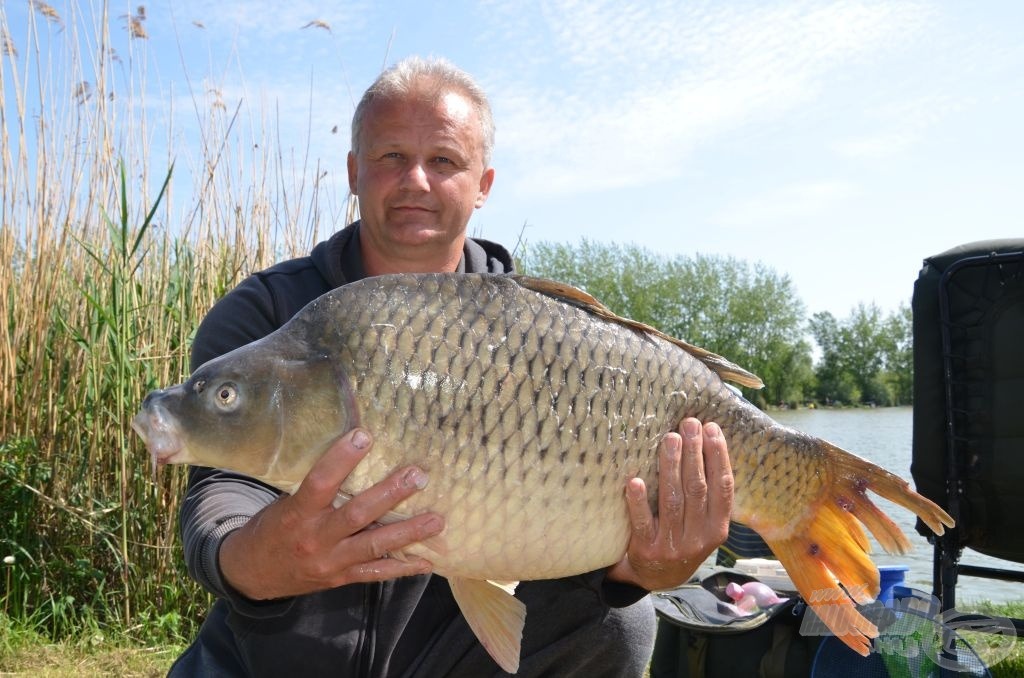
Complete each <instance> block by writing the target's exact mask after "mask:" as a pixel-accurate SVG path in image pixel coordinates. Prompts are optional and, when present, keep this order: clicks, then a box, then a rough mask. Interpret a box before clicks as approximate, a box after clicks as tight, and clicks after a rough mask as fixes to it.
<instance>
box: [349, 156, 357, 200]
mask: <svg viewBox="0 0 1024 678" xmlns="http://www.w3.org/2000/svg"><path fill="white" fill-rule="evenodd" d="M358 174H359V163H357V162H356V154H355V153H353V152H352V151H349V152H348V190H349V192H350V193H352V195H359V194H358V193H357V192H356V180H357V179H358V178H359V177H358Z"/></svg>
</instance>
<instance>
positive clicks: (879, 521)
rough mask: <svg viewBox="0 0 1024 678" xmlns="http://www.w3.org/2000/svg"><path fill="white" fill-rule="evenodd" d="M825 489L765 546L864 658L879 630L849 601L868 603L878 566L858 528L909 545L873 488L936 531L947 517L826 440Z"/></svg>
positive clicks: (885, 543) (884, 541)
mask: <svg viewBox="0 0 1024 678" xmlns="http://www.w3.org/2000/svg"><path fill="white" fill-rule="evenodd" d="M818 443H819V446H818V447H819V450H818V451H820V452H821V453H822V454H823V456H824V464H823V467H824V469H827V473H829V475H830V476H831V482H829V483H827V484H826V485H825V487H826V488H827V491H826V492H825V493H823V495H822V496H819V497H818V498H817V499H816V501H814V502H813V503H812V504H811V505H809V506H808V508H807V511H806V512H805V513H804V518H803V519H802V520H801V521H800V522H799V523H798V524H796V525H791V526H787V529H773V530H767V533H768V534H769V535H771V536H772V538H767V537H766V538H765V541H766V542H767V544H768V546H769V547H771V549H772V551H773V552H774V553H775V555H776V556H777V557H778V559H779V561H780V562H781V563H782V564H783V566H784V567H785V568H786V572H787V573H788V574H789V576H790V578H791V579H792V580H793V583H794V584H795V585H796V588H797V590H798V591H799V592H800V594H801V595H802V596H803V598H804V600H806V601H807V603H808V604H809V605H810V606H811V608H812V609H813V610H814V612H815V613H816V614H817V615H818V616H819V617H820V618H821V620H822V621H823V622H824V623H825V625H826V626H828V628H829V629H830V630H831V631H832V632H833V633H835V635H836V636H837V637H838V638H839V639H840V640H842V641H843V642H844V643H846V644H847V645H849V646H850V647H851V648H852V649H854V650H855V651H857V652H859V653H860V654H862V655H865V656H866V655H867V654H868V652H869V650H870V647H871V639H872V638H875V637H877V636H878V629H877V628H876V627H875V625H874V624H872V623H871V622H870V621H869V620H868V619H866V618H865V617H864V616H863V615H862V614H860V612H858V611H857V608H856V605H855V603H858V604H863V603H867V602H869V601H871V600H873V599H874V598H875V597H876V596H877V595H878V591H879V579H878V568H876V567H875V564H874V563H873V562H872V561H871V559H870V558H869V557H868V555H867V554H868V551H869V550H870V548H869V542H868V539H867V536H866V535H865V533H864V528H863V527H862V526H861V523H863V525H864V526H866V527H867V528H868V529H869V530H870V531H871V534H872V535H874V537H875V539H877V540H878V543H879V544H880V545H881V546H882V548H884V549H885V550H886V551H888V552H890V553H904V552H906V551H907V550H908V549H909V548H910V542H909V540H908V539H907V537H906V536H905V535H904V534H903V531H902V530H900V528H899V527H898V526H897V525H896V523H894V522H893V521H892V520H891V519H890V518H889V517H888V516H887V515H885V514H884V513H883V512H882V511H881V510H880V509H879V508H878V507H877V506H875V504H874V503H873V502H872V501H871V499H870V498H869V497H868V496H867V491H868V490H872V491H874V492H876V493H877V494H879V495H881V496H883V497H885V498H886V499H888V500H890V501H892V502H895V503H896V504H899V505H900V506H903V507H905V508H907V509H909V510H911V511H913V512H914V513H915V514H917V515H918V516H919V517H920V518H921V519H922V520H923V521H924V522H925V523H926V524H927V525H928V526H929V527H930V528H931V529H932V530H934V531H935V533H936V534H942V533H943V531H944V526H945V527H952V526H953V520H952V518H950V517H949V515H948V514H947V513H946V512H945V511H943V510H942V509H941V508H939V507H938V506H937V505H935V504H934V503H932V502H931V501H929V500H928V499H926V498H925V497H922V496H921V495H919V494H917V493H916V492H914V491H913V490H912V489H910V485H909V484H908V483H907V481H905V480H903V479H902V478H900V477H899V476H896V475H895V474H893V473H890V472H889V471H886V470H885V469H882V468H880V467H878V466H876V465H875V464H872V463H871V462H869V461H867V460H865V459H861V458H860V457H857V456H855V455H852V454H850V453H848V452H846V451H844V450H842V449H840V448H838V447H835V446H834V445H831V444H830V443H827V442H824V441H818Z"/></svg>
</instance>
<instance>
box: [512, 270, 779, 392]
mask: <svg viewBox="0 0 1024 678" xmlns="http://www.w3.org/2000/svg"><path fill="white" fill-rule="evenodd" d="M509 277H511V278H513V279H514V280H515V281H516V282H517V283H519V284H520V285H522V286H523V287H525V288H526V289H529V290H533V291H534V292H538V293H540V294H544V295H547V296H549V297H551V298H552V299H557V300H558V301H561V302H564V303H566V304H571V305H572V306H575V307H577V308H580V309H582V310H584V311H586V312H587V313H590V314H592V315H596V316H598V317H599V318H603V319H605V320H608V321H609V322H613V323H618V324H619V325H623V326H625V327H629V328H630V329H633V330H635V331H637V332H640V333H641V334H647V335H652V336H655V337H660V338H661V339H664V340H665V341H669V342H671V343H673V344H675V345H676V346H678V347H680V348H681V349H683V350H684V351H686V352H687V353H689V354H690V355H692V356H693V357H694V358H696V359H697V360H699V361H701V362H702V363H704V364H705V365H707V367H708V369H710V370H711V371H712V372H714V373H716V374H717V375H718V376H719V377H721V378H722V379H723V380H725V381H731V382H734V383H736V384H739V385H740V386H747V387H749V388H761V387H763V386H764V382H762V381H761V379H760V378H759V377H758V376H757V375H756V374H752V373H751V372H748V371H747V370H745V369H743V368H742V367H740V366H739V365H737V364H735V363H733V362H732V361H730V360H727V359H725V358H723V357H722V356H720V355H717V354H715V353H712V352H711V351H708V350H706V349H703V348H700V347H699V346H694V345H693V344H688V343H686V342H685V341H683V340H682V339H676V338H675V337H670V336H669V335H667V334H665V333H664V332H662V331H661V330H659V329H657V328H655V327H651V326H650V325H647V324H645V323H642V322H638V321H636V320H630V319H629V318H623V317H622V316H620V315H616V314H615V313H613V312H612V311H611V310H609V309H608V307H607V306H605V305H604V304H602V303H601V302H600V301H598V300H597V299H595V298H594V297H592V296H591V295H589V294H587V293H586V292H584V291H583V290H581V289H577V288H575V287H573V286H572V285H566V284H565V283H560V282H555V281H553V280H545V279H543V278H534V277H531V276H528V275H511V276H509Z"/></svg>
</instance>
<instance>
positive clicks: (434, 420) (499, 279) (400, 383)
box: [133, 274, 952, 671]
mask: <svg viewBox="0 0 1024 678" xmlns="http://www.w3.org/2000/svg"><path fill="white" fill-rule="evenodd" d="M725 380H731V381H736V382H738V383H740V384H742V385H746V386H759V385H760V380H758V379H757V378H756V377H755V376H753V375H751V374H749V373H748V372H746V371H744V370H743V369H741V368H739V367H737V366H736V365H734V364H732V363H730V362H729V361H727V360H725V359H724V358H721V357H720V356H716V355H714V354H712V353H709V352H707V351H705V350H703V349H700V348H697V347H694V346H690V345H689V344H686V343H685V342H682V341H680V340H678V339H673V338H671V337H668V336H666V335H664V334H662V333H660V332H658V331H657V330H656V329H654V328H651V327H648V326H646V325H643V324H641V323H637V322H635V321H632V320H629V319H626V318H621V317H618V316H616V315H615V314H613V313H611V312H610V311H609V310H608V309H607V308H605V307H604V306H603V305H601V304H600V302H598V301H597V300H595V299H593V298H592V297H590V296H588V295H587V294H586V293H584V292H582V291H580V290H576V289H574V288H571V287H568V286H565V285H561V284H559V283H554V282H551V281H544V280H538V279H534V278H527V277H521V276H494V275H463V274H419V275H394V276H379V277H374V278H367V279H365V280H363V281H359V282H356V283H352V284H349V285H346V286H344V287H341V288H338V289H336V290H333V291H332V292H329V293H327V294H325V295H324V296H323V297H321V298H319V299H317V300H315V301H313V302H311V303H310V304H309V305H308V306H307V307H306V308H304V309H303V310H302V311H300V312H299V313H298V314H297V315H296V316H295V317H294V318H293V319H292V320H291V321H289V322H288V323H287V324H286V325H285V326H283V327H282V328H280V329H279V330H278V331H276V332H274V333H272V334H270V335H268V336H267V337H264V338H263V339H261V340H259V341H256V342H253V343H252V344H250V345H248V346H245V347H242V348H240V349H237V350H236V351H233V352H231V353H229V354H226V355H224V356H221V357H219V358H216V359H214V360H212V361H210V362H209V363H207V364H205V365H203V366H201V367H200V368H199V369H197V370H196V372H195V373H194V374H193V375H192V376H191V377H190V379H189V381H188V382H186V383H185V384H183V385H179V386H176V387H172V388H170V389H166V390H162V391H155V392H154V393H152V394H150V395H149V396H148V397H147V398H146V401H145V403H144V404H143V408H142V411H140V413H139V414H138V415H137V417H136V418H135V421H134V422H133V426H134V427H135V428H136V430H137V431H139V433H140V434H141V435H142V436H143V438H144V439H145V440H146V442H147V445H148V446H149V448H150V451H151V454H152V455H153V458H154V460H155V461H156V462H158V463H166V462H169V463H193V464H201V465H205V466H215V467H222V468H228V469H232V470H235V471H238V472H241V473H247V474H249V475H253V476H255V477H258V478H261V479H263V480H265V481H266V482H269V483H271V484H273V485H275V486H277V487H279V488H281V489H282V490H285V491H288V492H294V491H295V490H296V489H297V488H298V486H299V484H300V483H301V481H302V478H303V477H305V475H306V473H307V472H308V470H309V469H310V468H311V467H312V465H313V464H314V463H315V462H316V460H317V458H319V456H320V455H321V454H322V453H323V452H324V451H325V450H326V449H327V447H328V446H329V445H330V444H331V442H332V441H333V440H334V439H336V438H337V436H339V435H341V434H343V433H344V432H346V431H347V430H349V429H350V428H352V427H353V426H356V425H359V426H363V427H365V428H367V429H368V430H369V431H371V432H372V433H373V435H374V445H373V449H372V451H371V453H370V454H368V455H367V456H366V457H365V458H364V460H363V461H362V462H361V463H360V464H359V465H358V467H357V468H356V469H355V470H354V471H353V473H352V474H350V476H349V477H348V479H347V480H346V481H345V484H344V486H343V488H342V490H343V491H344V492H345V493H347V494H348V495H353V494H357V493H359V492H361V491H363V490H365V489H366V488H368V487H370V486H372V485H373V484H375V483H377V482H379V481H381V480H382V479H384V478H385V477H386V476H388V475H389V474H390V473H391V472H392V471H394V470H395V469H396V468H400V467H403V466H406V465H411V464H414V465H416V466H419V467H420V468H422V469H424V470H425V471H426V472H427V473H428V475H429V479H430V480H429V483H428V485H427V487H426V488H425V489H423V490H421V491H419V492H417V493H415V494H414V495H412V496H411V497H410V498H409V499H407V500H405V501H404V502H403V503H401V504H400V505H399V506H397V507H396V509H395V511H394V512H393V513H392V514H390V515H389V516H387V517H385V518H384V519H383V521H385V522H388V521H393V520H398V519H400V518H402V517H403V516H408V515H415V514H418V513H421V512H425V511H434V512H437V513H440V514H442V515H444V517H445V525H446V527H445V531H444V532H443V533H442V535H440V536H439V537H437V538H434V539H431V540H427V541H425V542H423V543H421V544H414V545H412V546H410V547H409V548H408V549H407V550H406V551H407V553H408V554H414V555H421V556H423V557H425V558H427V559H428V560H430V561H431V562H432V563H433V564H434V571H435V572H436V573H438V574H441V575H443V576H445V577H447V578H448V579H449V581H450V583H451V587H452V592H453V595H454V596H455V599H456V601H457V602H458V604H459V607H460V609H461V610H462V611H463V613H464V614H465V616H466V618H467V621H468V622H469V624H470V627H471V628H472V629H473V630H474V632H475V633H476V634H477V636H478V637H479V638H480V640H481V642H482V643H483V644H484V647H486V648H487V649H488V651H489V652H490V653H491V654H492V656H493V657H494V658H495V660H496V661H497V662H498V663H499V665H500V666H501V667H502V668H504V669H505V670H507V671H514V670H515V668H516V667H517V666H518V656H519V643H520V638H521V635H522V627H523V623H524V621H523V620H524V618H525V614H526V613H525V611H524V610H523V609H522V604H521V603H519V602H518V601H517V600H516V599H515V598H513V597H512V596H511V594H510V593H509V591H508V588H507V587H506V586H503V585H498V584H497V583H495V582H512V581H519V580H523V579H548V578H557V577H564V576H568V575H574V574H580V573H583V572H588V571H591V570H594V569H598V568H602V567H606V566H609V565H611V564H613V563H615V562H617V561H618V560H619V559H621V557H622V556H623V554H624V553H625V550H626V546H627V543H628V539H629V533H630V527H629V520H628V512H627V509H626V504H625V501H624V499H623V496H624V488H625V485H626V482H627V481H628V480H629V479H630V478H632V477H640V478H642V479H643V480H644V481H645V483H646V485H647V487H648V488H649V496H650V499H651V506H652V508H656V507H657V487H658V478H657V473H658V446H659V443H660V441H661V439H662V438H663V436H664V435H665V434H666V433H667V432H668V431H671V430H674V429H675V428H676V427H677V426H678V424H679V422H680V421H681V420H682V419H683V418H684V417H688V416H693V417H697V418H698V419H701V420H703V421H714V422H716V423H718V424H719V425H720V427H721V428H722V431H723V435H724V436H725V438H726V440H727V442H728V446H729V456H730V460H731V463H732V467H733V471H734V478H735V488H736V494H735V500H734V504H733V518H734V519H736V520H738V521H740V522H743V523H746V524H748V525H749V526H750V527H752V528H753V529H755V530H757V531H758V532H759V533H760V534H761V536H762V537H764V538H765V540H766V541H767V543H768V545H769V546H770V547H771V548H772V550H773V551H774V552H775V554H776V556H777V557H778V558H779V560H780V561H781V562H782V564H783V565H784V566H785V567H786V569H787V571H788V573H789V575H790V577H791V579H792V580H793V582H794V583H795V585H796V586H797V588H798V590H799V591H800V592H801V594H802V595H803V596H804V597H805V598H806V599H808V600H809V602H810V603H811V605H812V606H813V607H814V608H815V610H816V611H817V612H819V616H821V617H822V620H823V621H824V622H825V623H826V624H827V625H828V626H829V628H830V629H832V630H833V632H834V633H836V635H837V636H838V637H839V638H841V639H842V640H843V641H844V642H846V643H847V644H848V645H849V646H850V647H852V648H854V649H855V650H857V651H858V652H861V653H862V654H866V653H867V652H868V649H869V647H870V640H871V638H873V637H875V636H876V635H877V629H876V628H875V627H874V625H873V624H871V623H870V622H869V621H868V620H867V619H866V618H864V617H863V615H861V614H860V613H859V612H857V610H856V607H855V603H864V602H866V601H868V600H870V599H871V598H872V597H873V596H874V595H876V594H877V592H878V571H877V568H875V566H874V564H873V563H872V562H871V560H870V559H869V558H868V557H867V555H866V552H867V549H868V546H869V544H868V541H867V538H866V536H865V532H864V528H863V527H862V524H863V525H866V526H867V527H868V528H869V529H870V530H871V532H872V534H874V535H875V537H876V539H877V540H878V542H879V543H880V544H881V545H882V546H883V548H885V549H887V550H889V551H893V552H902V551H905V550H906V549H907V548H908V547H909V542H908V541H907V539H906V537H905V536H904V535H903V534H902V532H901V531H900V530H899V528H898V527H897V526H896V525H895V523H893V522H892V520H891V519H889V518H888V517H887V516H886V515H885V514H884V513H882V512H881V511H880V510H879V509H878V508H877V507H876V506H875V505H874V503H872V501H871V500H870V498H869V497H868V495H867V491H868V490H871V491H873V492H875V493H877V494H879V495H881V496H883V497H885V498H887V499H890V500H891V501H894V502H896V503H897V504H900V505H901V506H903V507H905V508H908V509H910V510H912V511H914V512H915V513H917V514H918V515H919V516H920V517H921V518H922V520H924V521H925V522H926V523H927V524H928V525H929V526H930V527H931V528H932V529H933V530H934V531H936V533H938V534H941V533H942V531H943V528H944V526H951V525H952V520H951V519H950V518H949V516H948V515H946V514H945V512H943V511H942V510H941V509H940V508H938V507H937V506H936V505H935V504H933V503H932V502H930V501H929V500H927V499H925V498H923V497H921V496H920V495H918V494H917V493H916V492H914V491H913V490H912V489H910V487H909V485H908V484H907V482H906V481H904V480H902V479H901V478H899V477H898V476H896V475H894V474H892V473H890V472H888V471H885V470H884V469H881V468H879V467H878V466H876V465H874V464H871V463H870V462H868V461H866V460H864V459H861V458H860V457H857V456H855V455H852V454H850V453H848V452H846V451H844V450H841V449H839V448H837V447H835V446H833V445H831V444H830V443H828V442H827V441H823V440H820V439H817V438H814V437H811V436H808V435H806V434H804V433H801V432H799V431H795V430H793V429H789V428H787V427H784V426H781V425H779V424H777V423H775V422H774V421H773V420H772V419H771V418H770V417H768V416H767V415H766V414H764V413H763V412H761V411H760V410H758V409H757V408H755V407H754V406H753V405H751V404H750V403H749V402H747V401H746V400H744V399H743V398H742V397H740V396H739V395H738V394H737V393H736V392H734V391H733V390H731V389H730V388H729V387H728V386H727V385H726V384H725ZM218 394H219V395H226V396H230V397H227V398H226V400H224V402H221V401H219V400H218ZM683 480H684V485H685V480H686V479H683ZM822 601H825V602H822Z"/></svg>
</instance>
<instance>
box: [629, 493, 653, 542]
mask: <svg viewBox="0 0 1024 678" xmlns="http://www.w3.org/2000/svg"><path fill="white" fill-rule="evenodd" d="M626 508H627V509H628V510H629V525H630V528H631V529H632V531H633V534H632V536H631V537H630V542H631V543H632V542H636V543H639V544H650V543H651V542H653V541H654V538H655V531H656V528H655V524H654V514H653V513H651V506H650V503H649V502H648V501H647V486H646V485H644V481H643V480H641V479H640V478H631V479H630V480H629V482H628V483H626Z"/></svg>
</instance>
